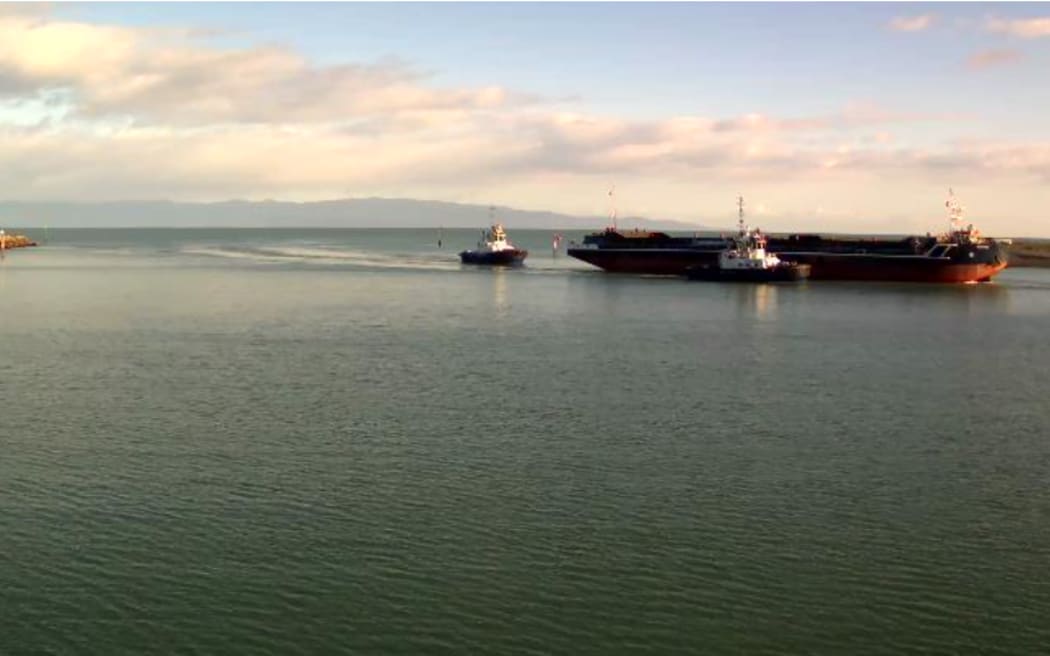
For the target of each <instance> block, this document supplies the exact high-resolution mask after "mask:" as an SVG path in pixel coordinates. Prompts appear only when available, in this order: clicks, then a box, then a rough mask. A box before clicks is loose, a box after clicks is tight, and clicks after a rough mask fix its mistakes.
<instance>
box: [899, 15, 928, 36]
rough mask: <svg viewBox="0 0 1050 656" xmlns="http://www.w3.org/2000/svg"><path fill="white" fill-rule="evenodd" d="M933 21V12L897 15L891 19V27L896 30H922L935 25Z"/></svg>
mask: <svg viewBox="0 0 1050 656" xmlns="http://www.w3.org/2000/svg"><path fill="white" fill-rule="evenodd" d="M933 21H934V16H933V14H923V15H921V16H897V17H896V18H894V19H893V20H891V21H890V29H891V30H894V31H896V32H922V31H923V30H925V29H927V28H929V27H930V26H931V25H933Z"/></svg>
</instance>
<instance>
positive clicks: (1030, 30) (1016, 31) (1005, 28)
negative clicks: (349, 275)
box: [985, 17, 1050, 39]
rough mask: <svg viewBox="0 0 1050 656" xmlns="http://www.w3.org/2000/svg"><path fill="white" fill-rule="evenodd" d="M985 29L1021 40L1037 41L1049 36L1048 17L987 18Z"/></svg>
mask: <svg viewBox="0 0 1050 656" xmlns="http://www.w3.org/2000/svg"><path fill="white" fill-rule="evenodd" d="M985 28H986V29H987V30H988V31H989V32H998V33H1000V34H1009V35H1011V36H1017V37H1021V38H1022V39H1038V38H1040V37H1044V36H1050V17H1045V18H1020V19H1015V20H1007V19H1004V18H989V19H988V20H987V21H986V22H985Z"/></svg>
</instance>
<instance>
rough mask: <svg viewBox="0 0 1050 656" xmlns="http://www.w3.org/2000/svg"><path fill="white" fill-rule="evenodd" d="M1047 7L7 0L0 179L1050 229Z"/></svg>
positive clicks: (83, 192) (87, 194)
mask: <svg viewBox="0 0 1050 656" xmlns="http://www.w3.org/2000/svg"><path fill="white" fill-rule="evenodd" d="M1048 80H1050V4H1040V3H1031V4H1009V5H1006V4H975V3H971V4H944V3H936V4H910V3H891V4H871V3H865V4H826V3H819V4H790V3H773V4H738V3H734V4H693V3H689V4H685V3H674V4H654V3H639V4H633V3H582V4H526V3H508V4H481V3H465V4H451V3H433V4H409V3H382V4H330V3H324V4H302V3H300V4H248V3H230V4H207V3H193V4H126V3H117V4H107V5H93V4H51V5H46V6H34V5H6V6H4V5H0V199H6V200H72V201H78V200H126V199H161V198H165V199H172V200H205V201H206V200H225V199H230V198H244V199H265V198H276V199H283V200H319V199H329V198H341V197H364V196H387V197H407V198H419V199H433V200H449V201H458V202H470V203H481V204H489V203H496V204H501V205H508V206H513V207H518V208H523V209H538V210H539V209H543V210H554V211H561V212H567V213H573V214H597V215H603V214H605V212H606V211H607V207H608V196H607V192H608V190H609V188H610V187H612V186H614V185H615V188H616V195H615V198H616V204H617V209H618V211H619V213H620V214H622V215H627V214H639V215H645V216H651V217H654V218H664V219H678V220H686V221H699V222H705V223H709V224H710V223H713V222H714V223H717V222H723V223H725V222H727V221H728V219H727V217H731V216H732V215H733V210H734V198H735V197H736V195H737V194H743V195H744V196H745V197H746V198H747V199H748V201H749V205H750V207H751V209H752V212H753V214H754V215H757V216H759V217H761V219H762V222H763V227H766V228H767V229H790V228H795V229H810V228H821V229H829V230H830V229H835V230H863V231H872V230H875V231H885V232H902V231H923V232H925V231H926V230H936V229H939V228H941V227H943V224H944V223H945V221H944V219H943V217H944V211H943V210H944V207H943V203H944V197H945V194H946V191H947V188H948V187H949V186H950V187H954V188H955V191H956V193H957V194H958V195H959V196H960V198H961V199H962V202H963V204H964V205H965V206H966V208H967V216H968V219H969V220H972V221H974V222H975V223H977V224H978V225H979V226H981V227H982V228H984V230H985V232H992V233H999V234H1030V235H1036V234H1044V235H1046V234H1050V211H1048V209H1047V208H1050V82H1048Z"/></svg>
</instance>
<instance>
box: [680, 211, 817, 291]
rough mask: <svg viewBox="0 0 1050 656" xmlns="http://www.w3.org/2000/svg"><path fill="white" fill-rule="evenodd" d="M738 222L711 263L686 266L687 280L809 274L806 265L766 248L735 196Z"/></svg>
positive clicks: (792, 278)
mask: <svg viewBox="0 0 1050 656" xmlns="http://www.w3.org/2000/svg"><path fill="white" fill-rule="evenodd" d="M737 206H738V207H739V208H740V222H739V229H738V231H737V234H736V235H735V236H734V237H732V238H731V241H730V246H729V248H726V249H724V250H723V251H722V252H720V253H719V254H718V261H717V263H715V264H707V265H700V266H693V267H689V268H688V269H686V272H685V275H686V276H687V277H688V278H689V279H690V280H708V281H715V282H793V281H796V280H805V279H806V278H808V277H809V272H810V265H808V264H797V263H795V262H785V261H784V260H781V259H780V258H779V257H777V256H776V255H773V254H772V253H767V252H766V237H765V235H763V234H762V231H761V230H758V229H755V230H752V229H751V228H750V227H748V226H747V225H745V224H744V199H743V197H740V198H738V199H737Z"/></svg>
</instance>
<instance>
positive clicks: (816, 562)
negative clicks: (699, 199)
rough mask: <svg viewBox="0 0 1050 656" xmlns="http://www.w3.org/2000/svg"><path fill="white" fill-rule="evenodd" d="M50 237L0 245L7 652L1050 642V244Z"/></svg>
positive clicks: (2, 635)
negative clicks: (649, 253) (921, 258)
mask: <svg viewBox="0 0 1050 656" xmlns="http://www.w3.org/2000/svg"><path fill="white" fill-rule="evenodd" d="M49 237H50V243H49V244H48V245H46V246H45V247H43V248H40V249H36V250H24V251H17V252H13V253H9V254H8V256H7V258H6V260H5V261H4V262H3V263H2V264H0V652H2V653H4V654H39V653H52V654H107V655H108V654H142V653H180V654H182V653H184V654H194V653H197V654H218V653H222V654H260V653H282V654H285V653H287V654H292V653H302V654H321V653H377V654H378V653H382V654H421V653H501V654H510V653H534V654H555V653H556V654H582V653H593V654H612V653H644V652H648V653H660V654H667V653H687V652H691V653H728V652H733V653H769V654H773V653H778V654H779V653H820V654H829V653H851V654H852V653H885V654H899V653H928V654H934V653H938V654H939V653H944V654H949V653H952V654H972V653H986V654H992V653H1002V654H1007V653H1011V654H1026V653H1045V650H1046V649H1047V647H1048V645H1050V621H1048V619H1047V618H1050V401H1048V392H1050V354H1048V351H1047V346H1048V335H1050V271H1041V270H1030V269H1029V270H1024V269H1016V270H1008V271H1007V272H1005V273H1004V274H1003V275H1002V276H1000V277H999V278H998V279H997V282H996V283H994V284H990V285H977V286H958V287H931V286H924V285H890V284H852V283H812V282H811V283H806V284H802V285H798V286H733V285H720V284H704V283H688V282H684V281H679V280H673V279H660V278H646V277H630V276H613V275H606V274H603V273H600V272H597V271H596V270H593V269H591V268H589V267H588V266H587V265H584V264H582V263H578V262H575V261H573V260H570V259H568V258H566V257H564V255H563V256H561V257H559V258H552V256H551V253H550V243H549V238H550V234H549V233H546V232H542V233H541V232H533V233H530V232H516V233H512V234H511V237H512V238H514V239H515V240H516V241H518V242H521V243H522V244H523V245H525V246H527V247H528V248H530V249H531V250H532V251H533V254H532V255H531V256H530V259H529V262H528V266H527V267H526V268H524V269H522V270H511V271H506V270H496V271H493V270H483V269H471V268H465V267H461V266H460V265H459V263H458V261H457V259H456V257H455V252H456V251H457V250H458V249H460V248H463V247H467V246H470V245H472V243H473V241H474V239H475V233H474V232H473V231H451V230H446V231H445V232H444V233H443V235H442V237H443V248H440V249H439V248H438V247H437V244H436V238H437V234H436V231H433V230H427V231H382V230H374V231H354V230H347V231H338V230H336V231H299V232H293V231H265V230H260V231H250V230H214V231H194V230H181V231H179V230H173V231H135V230H112V231H103V230H99V231H59V230H54V231H52V232H51V234H50V235H49ZM567 237H570V238H572V237H578V235H567Z"/></svg>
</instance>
